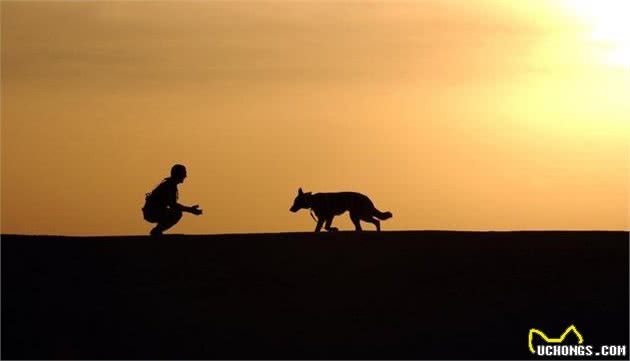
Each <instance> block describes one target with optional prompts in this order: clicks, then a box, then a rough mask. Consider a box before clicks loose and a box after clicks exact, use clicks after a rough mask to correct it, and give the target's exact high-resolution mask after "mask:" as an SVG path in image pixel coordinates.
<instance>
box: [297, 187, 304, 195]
mask: <svg viewBox="0 0 630 361" xmlns="http://www.w3.org/2000/svg"><path fill="white" fill-rule="evenodd" d="M302 194H304V192H302V188H300V189H298V195H300V196H301V195H302Z"/></svg>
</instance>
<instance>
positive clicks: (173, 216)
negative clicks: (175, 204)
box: [164, 209, 183, 227]
mask: <svg viewBox="0 0 630 361" xmlns="http://www.w3.org/2000/svg"><path fill="white" fill-rule="evenodd" d="M182 215H183V213H182V211H181V210H179V209H172V210H169V212H168V213H167V216H166V219H165V222H164V223H166V225H168V227H172V226H174V225H175V224H177V222H179V220H180V219H182Z"/></svg>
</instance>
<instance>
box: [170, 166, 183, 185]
mask: <svg viewBox="0 0 630 361" xmlns="http://www.w3.org/2000/svg"><path fill="white" fill-rule="evenodd" d="M171 178H172V179H173V180H174V181H176V182H177V183H183V182H184V179H185V178H186V167H184V166H183V165H181V164H175V165H174V166H173V167H172V168H171Z"/></svg>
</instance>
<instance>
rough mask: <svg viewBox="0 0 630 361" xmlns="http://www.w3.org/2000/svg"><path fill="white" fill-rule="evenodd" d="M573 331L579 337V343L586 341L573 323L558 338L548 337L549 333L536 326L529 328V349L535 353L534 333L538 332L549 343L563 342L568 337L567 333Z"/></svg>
mask: <svg viewBox="0 0 630 361" xmlns="http://www.w3.org/2000/svg"><path fill="white" fill-rule="evenodd" d="M570 332H573V333H574V334H575V335H576V336H577V338H578V343H579V344H582V343H584V338H583V337H582V335H581V334H580V333H579V332H578V330H577V328H575V326H573V325H571V326H569V327H568V328H567V329H566V331H564V333H563V334H562V335H561V336H560V337H558V338H549V337H547V335H545V334H544V333H543V332H542V331H540V330H537V329H535V328H532V329H530V330H529V337H528V341H529V350H530V351H531V352H532V353H533V354H535V353H536V351H535V350H534V346H533V345H532V340H533V339H534V334H538V335H539V336H540V337H542V339H543V340H545V342H547V343H562V341H564V339H565V338H566V337H567V335H568V334H569V333H570Z"/></svg>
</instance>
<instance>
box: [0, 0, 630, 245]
mask: <svg viewBox="0 0 630 361" xmlns="http://www.w3.org/2000/svg"><path fill="white" fill-rule="evenodd" d="M0 11H1V16H2V17H1V22H2V25H1V31H2V37H1V50H2V59H1V61H2V68H1V71H2V72H1V94H2V103H1V142H2V147H1V152H2V154H1V162H2V164H1V165H2V168H1V172H2V173H1V182H2V183H1V190H2V192H1V197H2V200H1V209H0V210H1V220H2V224H1V232H2V233H4V234H7V233H11V234H14V233H17V234H61V235H122V234H147V233H148V231H149V230H150V228H151V225H150V224H148V223H146V222H145V221H144V220H143V219H142V214H141V211H140V209H141V207H142V205H143V202H144V194H145V193H147V192H149V191H151V190H152V189H153V187H155V186H156V185H157V184H158V183H159V182H160V180H161V179H162V178H164V177H166V176H167V175H168V172H169V169H170V167H171V165H173V164H174V163H182V164H185V165H186V166H187V168H188V178H187V179H186V182H185V183H184V184H182V185H180V187H179V189H180V202H181V203H183V204H186V205H192V204H200V205H201V208H203V210H204V214H203V215H202V216H199V217H195V216H193V215H190V214H185V215H184V218H183V219H182V221H181V222H180V223H179V224H178V225H176V226H175V227H174V228H173V229H172V230H170V231H169V232H170V233H191V234H209V233H253V232H285V231H286V232H289V231H311V230H312V229H313V228H314V227H315V224H314V221H313V220H312V219H311V217H310V216H309V215H308V212H307V211H304V210H303V211H301V212H299V213H297V214H294V213H290V212H289V207H290V206H291V204H292V201H293V198H294V197H295V195H296V193H297V189H298V188H299V187H302V188H303V189H304V190H305V191H313V192H325V191H344V190H352V191H358V192H362V193H364V194H367V195H369V196H370V197H371V198H372V200H373V201H374V203H375V204H376V206H377V208H379V209H380V210H382V211H391V212H392V213H393V214H394V217H393V218H392V219H390V220H387V221H385V222H383V224H382V227H383V229H384V230H410V229H452V230H529V229H572V230H573V229H575V230H583V229H598V230H628V229H630V208H629V207H630V196H629V195H630V25H629V24H630V21H628V15H629V14H630V2H629V1H627V0H597V1H595V0H592V1H589V0H573V1H572V0H528V1H508V0H476V1H468V0H418V1H404V2H396V1H389V0H383V1H365V2H364V1H343V2H338V1H297V0H295V1H221V2H219V1H185V2H176V1H164V2H151V1H51V2H31V1H28V2H22V1H4V0H2V2H1V9H0ZM334 225H336V226H338V227H340V228H341V229H346V230H347V229H353V227H352V224H351V223H350V221H349V219H348V216H347V215H343V216H341V217H337V218H336V219H335V222H334ZM365 228H366V229H372V226H371V225H369V224H366V225H365Z"/></svg>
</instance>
